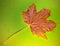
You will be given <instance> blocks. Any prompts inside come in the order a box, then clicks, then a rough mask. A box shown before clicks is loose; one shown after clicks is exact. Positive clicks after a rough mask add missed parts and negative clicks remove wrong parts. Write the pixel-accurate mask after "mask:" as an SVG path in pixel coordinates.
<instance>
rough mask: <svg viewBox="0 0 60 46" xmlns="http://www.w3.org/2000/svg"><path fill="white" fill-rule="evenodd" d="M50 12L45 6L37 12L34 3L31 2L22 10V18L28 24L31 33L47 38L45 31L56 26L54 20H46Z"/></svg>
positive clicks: (51, 29)
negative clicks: (25, 9)
mask: <svg viewBox="0 0 60 46" xmlns="http://www.w3.org/2000/svg"><path fill="white" fill-rule="evenodd" d="M50 14H51V13H50V10H49V9H46V8H43V9H42V10H41V11H39V12H37V11H36V5H35V4H32V5H31V6H30V7H29V8H28V10H27V11H25V12H23V19H24V21H25V22H26V23H27V24H29V26H30V28H31V31H32V34H35V35H37V36H38V37H40V36H41V37H43V38H45V39H47V36H46V32H50V31H53V29H54V28H55V27H56V23H55V22H54V21H52V20H47V18H48V17H49V16H50Z"/></svg>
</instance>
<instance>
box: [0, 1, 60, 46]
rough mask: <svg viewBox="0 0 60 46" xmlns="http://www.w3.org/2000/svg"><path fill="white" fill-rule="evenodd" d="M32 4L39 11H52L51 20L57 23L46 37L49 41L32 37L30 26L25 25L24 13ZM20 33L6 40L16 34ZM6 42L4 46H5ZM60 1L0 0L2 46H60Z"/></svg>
mask: <svg viewBox="0 0 60 46" xmlns="http://www.w3.org/2000/svg"><path fill="white" fill-rule="evenodd" d="M32 3H35V4H36V9H37V11H40V10H41V9H42V8H48V9H50V10H51V16H50V17H49V18H48V19H49V20H53V21H55V22H56V23H57V26H56V28H55V29H54V31H53V32H48V33H47V34H46V35H47V37H48V40H45V39H42V38H38V37H35V36H33V35H32V33H31V30H30V28H29V26H28V25H27V24H26V23H24V21H23V17H22V11H26V10H27V9H28V7H29V6H30V5H32ZM24 26H26V28H24V29H23V30H21V31H20V32H19V33H17V34H15V35H14V36H12V37H11V38H10V39H8V40H7V41H6V42H5V40H6V39H7V38H8V37H9V36H10V35H11V34H13V33H14V32H16V31H18V30H19V29H21V28H23V27H24ZM3 41H4V45H3ZM59 43H60V0H0V46H60V44H59Z"/></svg>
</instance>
